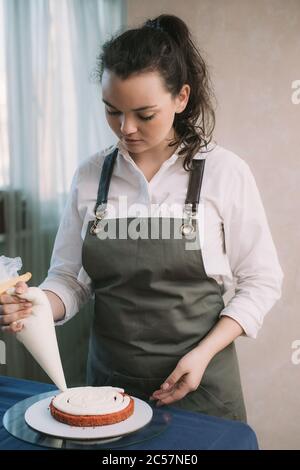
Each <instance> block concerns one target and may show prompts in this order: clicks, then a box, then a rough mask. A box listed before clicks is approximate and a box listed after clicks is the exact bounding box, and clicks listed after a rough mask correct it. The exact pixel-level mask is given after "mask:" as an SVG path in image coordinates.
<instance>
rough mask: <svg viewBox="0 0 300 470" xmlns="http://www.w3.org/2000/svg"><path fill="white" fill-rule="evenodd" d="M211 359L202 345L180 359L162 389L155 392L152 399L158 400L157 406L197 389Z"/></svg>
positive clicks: (178, 398)
mask: <svg viewBox="0 0 300 470" xmlns="http://www.w3.org/2000/svg"><path fill="white" fill-rule="evenodd" d="M210 359H211V357H209V356H208V355H207V354H206V352H205V351H204V350H202V348H201V346H197V347H196V348H194V349H192V350H191V351H190V352H189V353H187V354H186V355H185V356H183V357H182V358H181V359H180V361H179V362H178V364H177V366H176V368H175V369H174V370H173V372H172V373H171V374H170V375H169V377H168V378H167V379H166V380H165V382H164V383H163V384H162V385H161V388H160V390H156V391H155V392H153V394H152V396H151V397H150V400H158V402H157V403H156V406H161V405H169V404H170V403H173V402H175V401H177V400H181V398H183V397H185V395H187V394H188V393H189V392H193V391H194V390H196V389H197V388H198V386H199V384H200V382H201V379H202V376H203V374H204V372H205V369H206V367H207V365H208V363H209V361H210Z"/></svg>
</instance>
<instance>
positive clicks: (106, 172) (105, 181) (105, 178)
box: [94, 147, 119, 213]
mask: <svg viewBox="0 0 300 470" xmlns="http://www.w3.org/2000/svg"><path fill="white" fill-rule="evenodd" d="M118 150H119V149H118V147H116V148H115V150H114V151H113V152H112V153H110V154H108V155H106V157H105V160H104V162H103V166H102V172H101V178H100V182H99V186H98V195H97V202H96V205H95V208H94V212H95V213H96V210H97V207H98V206H99V205H100V204H106V203H107V196H108V189H109V184H110V179H111V175H112V172H113V167H114V164H115V161H116V158H117V155H118Z"/></svg>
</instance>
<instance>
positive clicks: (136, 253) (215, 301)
mask: <svg viewBox="0 0 300 470" xmlns="http://www.w3.org/2000/svg"><path fill="white" fill-rule="evenodd" d="M117 156H118V148H117V147H116V149H115V150H114V151H113V152H112V153H110V154H109V155H107V156H106V157H105V161H104V164H103V168H102V173H101V178H100V182H99V188H98V197H97V203H96V205H95V214H96V219H95V221H91V222H89V224H88V229H87V232H86V237H85V240H84V243H83V248H82V264H83V267H84V269H85V271H86V272H87V273H88V275H89V276H90V278H91V280H92V283H93V288H94V291H95V311H94V317H93V325H92V331H91V337H90V345H89V357H88V374H87V381H88V384H90V385H94V386H101V385H111V386H116V387H122V388H124V389H125V390H126V391H127V392H128V393H130V394H131V395H133V396H136V397H139V398H141V399H143V400H146V401H147V400H149V398H150V396H151V394H152V393H153V392H154V391H155V390H157V389H159V388H160V385H161V384H162V383H163V382H164V380H165V379H166V378H167V377H168V376H169V375H170V373H171V372H172V371H173V370H174V369H175V367H176V365H177V363H178V361H179V360H180V359H181V358H182V357H183V356H184V355H185V354H187V353H188V352H189V351H191V350H192V349H193V348H195V347H196V346H197V345H198V344H199V342H200V341H201V340H202V339H203V338H204V337H205V336H206V335H207V333H208V332H209V331H210V330H211V328H213V326H214V325H215V324H216V323H217V321H218V320H219V314H220V312H221V310H222V309H223V308H224V302H223V298H222V292H221V288H220V286H219V285H218V283H217V282H216V280H215V279H212V278H209V277H208V276H207V275H206V273H205V269H204V265H203V259H202V254H201V249H200V244H199V240H198V236H196V238H193V237H192V235H193V234H192V235H190V236H188V235H187V236H183V235H182V233H181V231H180V227H181V225H182V223H183V222H184V223H185V224H187V231H186V232H185V233H188V230H189V228H192V229H195V228H196V231H195V233H196V234H198V233H199V229H198V221H197V220H196V218H195V217H193V218H191V216H190V215H191V214H190V211H189V208H192V210H193V214H195V210H196V207H198V202H199V196H200V189H201V184H202V177H203V171H204V164H205V160H204V159H203V160H196V159H194V160H193V162H194V168H193V170H192V171H191V172H190V177H189V185H188V189H187V197H186V205H185V208H187V209H188V210H187V212H186V214H187V218H186V217H185V216H184V217H183V218H180V219H179V218H171V217H170V218H166V217H149V218H147V217H139V218H116V219H112V218H111V219H108V218H107V219H106V218H105V207H106V204H107V199H108V191H109V183H110V178H111V175H112V172H113V166H114V163H115V160H116V158H117ZM119 158H120V157H119ZM162 221H163V222H162ZM167 221H168V222H167ZM166 223H169V224H170V226H169V229H170V230H169V232H168V230H166ZM124 224H125V226H124ZM124 228H125V230H124ZM133 229H135V230H133ZM127 230H128V232H129V234H130V236H128V234H127ZM137 231H138V232H139V233H140V236H136V233H137ZM108 233H109V236H108ZM168 233H170V234H171V236H168ZM132 234H133V235H132ZM134 234H135V235H134ZM149 234H150V236H149ZM166 234H167V236H166ZM197 240H198V245H197V243H196V242H197ZM189 243H190V245H189ZM191 243H194V244H193V249H191V248H190V249H188V248H187V247H188V246H190V247H191V246H192V245H191ZM195 243H196V245H195ZM195 246H197V249H195ZM172 406H175V407H178V408H183V409H186V410H192V411H198V412H201V413H207V414H210V415H215V416H221V417H225V418H230V419H237V420H241V421H246V411H245V406H244V400H243V393H242V389H241V383H240V375H239V367H238V361H237V356H236V351H235V346H234V343H231V344H230V345H229V346H227V347H226V348H225V349H223V350H222V351H220V352H219V353H218V354H216V355H215V356H214V358H213V359H212V360H211V362H210V363H209V365H208V367H207V369H206V371H205V373H204V375H203V378H202V380H201V384H200V385H199V387H198V388H197V389H196V390H195V391H192V392H190V393H188V394H187V395H186V396H185V397H184V398H183V399H181V400H178V401H177V402H174V403H172Z"/></svg>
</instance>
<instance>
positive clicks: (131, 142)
mask: <svg viewBox="0 0 300 470" xmlns="http://www.w3.org/2000/svg"><path fill="white" fill-rule="evenodd" d="M125 142H126V144H137V143H138V142H141V140H127V139H125Z"/></svg>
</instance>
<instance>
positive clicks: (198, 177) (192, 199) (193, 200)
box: [94, 147, 205, 213]
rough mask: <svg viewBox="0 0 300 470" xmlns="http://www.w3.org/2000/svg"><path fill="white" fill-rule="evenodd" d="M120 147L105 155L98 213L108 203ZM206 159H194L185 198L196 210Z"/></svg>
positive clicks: (98, 197) (194, 210)
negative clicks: (102, 205) (100, 207)
mask: <svg viewBox="0 0 300 470" xmlns="http://www.w3.org/2000/svg"><path fill="white" fill-rule="evenodd" d="M118 150H119V149H118V147H116V148H115V150H114V151H113V152H112V153H110V154H108V155H107V156H106V157H105V160H104V162H103V166H102V172H101V177H100V182H99V187H98V195H97V202H96V205H95V208H94V212H95V213H96V210H97V207H98V206H99V205H101V204H106V203H107V197H108V190H109V185H110V180H111V176H112V172H113V167H114V164H115V161H116V158H117V155H118ZM204 165H205V159H199V160H198V159H193V166H192V170H191V171H190V177H189V184H188V189H187V195H186V199H185V204H188V205H191V207H192V211H193V212H196V210H197V204H198V203H199V199H200V191H201V186H202V180H203V173H204Z"/></svg>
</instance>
